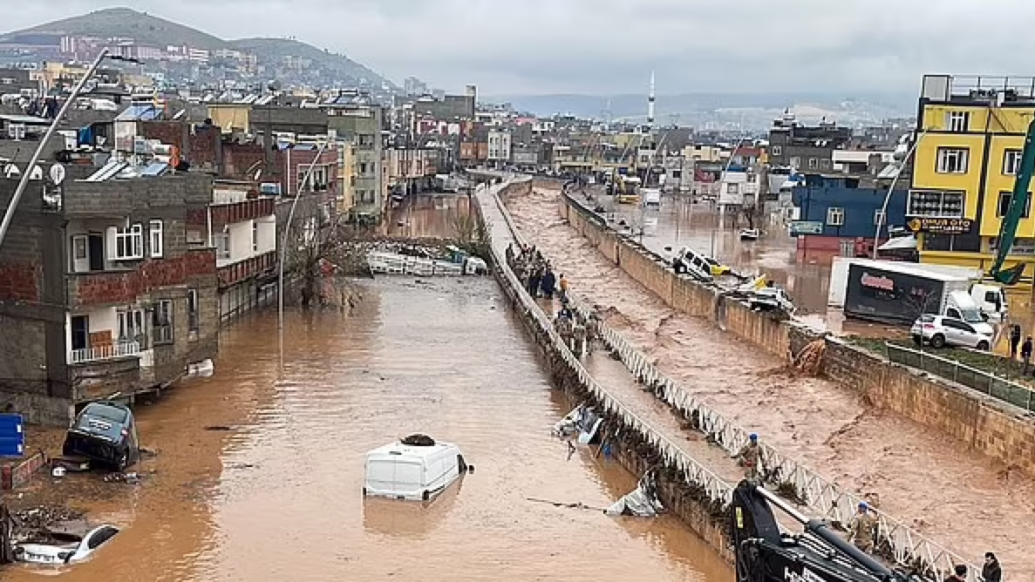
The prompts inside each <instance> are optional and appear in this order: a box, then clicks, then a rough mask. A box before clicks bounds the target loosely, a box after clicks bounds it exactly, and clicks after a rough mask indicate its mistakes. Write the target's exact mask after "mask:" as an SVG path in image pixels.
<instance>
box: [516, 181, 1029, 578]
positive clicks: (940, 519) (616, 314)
mask: <svg viewBox="0 0 1035 582" xmlns="http://www.w3.org/2000/svg"><path fill="white" fill-rule="evenodd" d="M557 196H558V193H557V192H555V191H543V190H536V191H533V193H532V194H531V195H529V196H521V197H515V198H512V199H511V200H510V201H509V202H508V205H509V208H510V210H511V213H512V215H513V218H514V220H515V222H516V224H517V226H518V228H519V229H520V230H521V231H522V234H523V235H524V236H526V237H527V238H528V239H529V240H530V241H531V242H533V243H534V244H536V245H537V246H538V247H539V248H540V249H542V251H543V253H544V254H545V255H546V256H547V257H548V258H549V259H550V260H552V261H553V263H554V265H555V267H556V269H557V271H558V272H559V273H564V274H565V275H566V276H567V278H568V279H569V280H570V281H571V285H572V291H573V292H574V293H575V295H576V296H577V297H579V298H580V299H581V300H583V301H585V302H587V303H590V304H595V305H597V306H599V307H600V308H602V309H604V310H606V313H607V321H608V323H609V324H610V325H611V326H613V327H614V328H615V329H616V330H617V331H620V332H621V333H622V334H623V335H624V336H625V337H626V338H628V339H629V340H630V341H632V342H633V343H634V344H635V345H637V346H638V347H639V348H640V349H641V350H643V351H644V352H645V353H646V354H648V355H649V356H650V357H651V359H652V360H654V361H655V362H656V365H657V366H658V367H659V368H660V369H661V370H662V371H663V372H664V373H666V374H667V375H669V376H670V377H672V378H673V379H674V380H677V381H679V382H681V383H682V384H683V385H685V386H686V387H687V388H688V389H690V390H691V391H692V392H693V393H694V394H695V395H697V396H698V397H700V398H702V399H704V400H705V401H707V402H709V403H710V404H711V405H712V406H713V407H714V408H716V409H717V410H718V411H720V412H722V413H723V414H725V415H726V416H727V417H730V418H733V419H735V420H736V421H737V422H738V423H739V424H741V425H742V426H744V427H745V428H748V429H750V430H753V431H756V432H758V433H759V434H760V435H761V437H762V439H764V440H767V441H768V442H769V443H770V444H772V445H773V446H776V447H778V448H779V449H780V450H782V451H784V452H786V453H787V454H790V455H792V456H794V457H796V458H798V459H801V460H802V461H804V462H805V463H806V464H808V465H809V466H811V467H813V468H814V469H816V470H817V471H819V472H820V473H821V474H823V475H825V476H827V477H828V478H831V479H833V480H835V481H836V482H838V483H839V484H840V485H841V486H842V487H845V488H847V489H850V490H854V491H857V492H860V493H863V494H873V495H875V496H877V497H879V499H880V503H881V508H882V509H883V510H885V511H887V512H888V513H890V514H891V515H894V516H896V517H898V518H900V519H903V520H905V521H906V522H907V523H908V524H909V525H911V526H912V527H914V528H915V529H917V530H918V531H920V532H922V533H924V534H925V535H929V536H930V537H932V538H933V539H935V540H938V541H939V542H940V543H942V544H945V545H947V546H949V547H950V548H953V549H954V550H956V551H957V552H959V553H960V554H961V555H963V556H964V557H966V558H968V559H970V560H972V561H974V562H976V563H980V560H981V557H982V556H983V554H984V552H986V551H994V552H996V553H997V554H998V555H999V557H1000V560H1001V561H1002V562H1003V564H1004V568H1005V569H1006V570H1007V572H1008V573H1009V575H1010V577H1011V578H1012V577H1018V579H1035V563H1033V561H1032V560H1031V559H1030V556H1029V550H1028V547H1029V546H1031V545H1032V544H1035V531H1033V530H1032V528H1031V524H1032V523H1035V484H1033V483H1032V482H1031V480H1030V479H1027V478H1025V477H1024V476H1022V475H1019V474H1018V473H1016V472H1015V471H1011V470H1009V469H1008V468H1006V467H1003V466H999V465H997V464H995V463H993V462H992V461H990V459H988V458H986V457H984V456H982V455H978V454H976V453H971V452H969V451H966V450H964V449H963V447H962V445H961V444H960V443H958V442H956V441H952V440H949V439H948V438H947V437H944V436H942V435H940V434H934V433H932V432H931V431H928V430H927V429H925V428H924V427H922V426H920V425H918V424H916V423H913V422H911V421H909V420H907V419H904V418H902V417H899V416H897V415H894V414H889V413H885V412H882V411H879V410H875V409H873V408H871V407H869V406H867V404H866V403H865V402H863V401H861V399H860V398H859V397H858V396H857V395H855V394H853V393H851V392H849V391H847V390H845V389H842V388H841V387H840V386H838V385H836V384H833V383H831V382H829V381H826V380H822V379H815V378H800V377H793V376H790V375H788V374H787V373H786V372H785V370H786V366H785V364H786V363H785V362H781V361H779V360H778V359H776V358H773V357H772V356H770V355H768V354H766V353H764V352H762V351H761V350H760V349H758V348H755V347H754V346H751V345H747V344H745V343H742V342H739V341H738V340H737V339H735V338H733V337H732V336H729V335H727V334H725V333H723V332H722V331H720V330H718V329H717V328H715V327H713V326H711V325H710V324H708V323H707V322H704V321H702V320H697V319H694V318H692V317H689V316H686V315H684V314H681V313H676V312H674V311H673V310H672V309H670V308H668V307H667V306H666V305H665V304H664V303H663V302H662V301H661V300H660V299H658V298H657V297H656V296H654V295H653V294H651V293H650V292H649V291H647V290H646V289H644V288H643V287H641V286H640V285H639V284H638V283H636V282H635V281H633V280H632V279H631V278H630V277H628V276H627V275H626V274H625V273H623V272H621V271H620V270H619V269H618V268H616V267H615V266H614V265H613V264H611V263H610V262H609V261H608V260H607V259H605V258H604V257H603V256H602V255H601V254H600V253H599V252H598V251H597V250H596V249H594V248H593V247H591V246H590V245H589V244H588V242H587V241H586V240H585V239H583V238H582V237H580V236H579V235H578V233H577V232H575V231H574V230H572V229H571V228H569V227H568V226H567V225H566V224H565V223H564V222H563V221H562V220H561V219H560V218H559V217H558V215H557V203H558V200H557Z"/></svg>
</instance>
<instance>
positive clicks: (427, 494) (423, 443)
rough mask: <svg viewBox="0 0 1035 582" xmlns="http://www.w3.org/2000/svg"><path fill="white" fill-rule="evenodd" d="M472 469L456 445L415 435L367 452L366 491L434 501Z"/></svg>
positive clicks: (372, 494)
mask: <svg viewBox="0 0 1035 582" xmlns="http://www.w3.org/2000/svg"><path fill="white" fill-rule="evenodd" d="M468 471H470V472H474V467H473V466H469V465H468V464H467V462H466V461H464V456H463V454H462V453H461V452H460V448H459V447H457V446H456V445H453V444H450V443H444V442H435V440H434V439H432V438H431V437H428V436H425V435H411V436H408V437H406V438H404V439H402V440H401V441H398V442H394V443H391V444H388V445H385V446H383V447H378V448H376V449H374V450H372V451H370V452H368V453H367V466H366V483H365V485H364V486H363V495H368V496H372V497H389V498H392V499H404V500H407V501H430V500H431V499H434V498H435V497H437V496H438V495H439V494H440V493H442V492H443V491H445V490H446V489H447V488H448V487H449V486H450V485H452V484H453V483H454V482H455V481H456V480H458V479H459V478H460V477H461V476H462V475H463V474H464V473H467V472H468Z"/></svg>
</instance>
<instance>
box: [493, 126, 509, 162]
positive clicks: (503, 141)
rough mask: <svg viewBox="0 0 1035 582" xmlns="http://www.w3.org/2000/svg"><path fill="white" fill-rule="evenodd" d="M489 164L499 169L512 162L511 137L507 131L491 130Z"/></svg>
mask: <svg viewBox="0 0 1035 582" xmlns="http://www.w3.org/2000/svg"><path fill="white" fill-rule="evenodd" d="M488 139H489V156H488V157H489V163H490V164H492V165H495V166H497V167H500V166H503V165H505V164H508V163H510V161H511V136H510V132H509V131H507V130H505V129H495V128H494V129H490V130H489V136H488Z"/></svg>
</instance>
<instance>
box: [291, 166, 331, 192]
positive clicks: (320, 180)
mask: <svg viewBox="0 0 1035 582" xmlns="http://www.w3.org/2000/svg"><path fill="white" fill-rule="evenodd" d="M328 176H329V172H328V171H327V167H326V166H313V169H312V171H310V170H309V166H308V165H305V166H299V167H298V191H299V192H319V191H323V190H326V189H327V181H328Z"/></svg>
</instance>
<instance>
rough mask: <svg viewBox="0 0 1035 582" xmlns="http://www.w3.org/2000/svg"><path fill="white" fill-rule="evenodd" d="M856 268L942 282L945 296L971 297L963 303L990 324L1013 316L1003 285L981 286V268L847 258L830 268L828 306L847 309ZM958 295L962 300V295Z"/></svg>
mask: <svg viewBox="0 0 1035 582" xmlns="http://www.w3.org/2000/svg"><path fill="white" fill-rule="evenodd" d="M853 265H854V266H859V267H867V268H869V269H877V270H883V269H888V270H890V271H893V272H895V273H900V274H905V275H913V276H916V277H920V278H930V279H933V280H937V281H942V282H943V283H945V291H944V296H945V297H949V296H950V294H951V293H952V292H959V291H962V292H963V293H964V294H966V295H968V296H969V298H970V301H969V302H968V301H966V300H962V299H961V301H962V302H963V303H965V304H966V306H967V307H969V306H970V303H973V304H974V306H976V308H977V309H978V310H979V311H980V312H981V313H982V314H983V315H984V316H985V317H987V318H988V321H991V322H994V323H1002V322H1003V321H1005V320H1006V319H1007V317H1008V316H1009V304H1008V302H1007V300H1006V294H1005V292H1004V291H1003V288H1002V287H1001V286H999V285H989V284H984V283H981V282H980V281H981V279H982V277H983V275H984V272H983V271H982V270H981V269H971V268H967V267H955V266H951V265H930V264H924V263H904V262H900V261H877V260H871V259H855V258H846V257H835V258H834V261H833V263H832V264H831V267H830V290H829V293H828V296H827V305H829V306H830V307H839V308H844V307H845V296H846V294H847V291H848V287H849V271H850V267H852V266H853ZM955 296H956V297H960V295H959V294H958V293H957V294H956V295H955Z"/></svg>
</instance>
